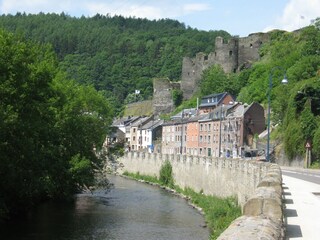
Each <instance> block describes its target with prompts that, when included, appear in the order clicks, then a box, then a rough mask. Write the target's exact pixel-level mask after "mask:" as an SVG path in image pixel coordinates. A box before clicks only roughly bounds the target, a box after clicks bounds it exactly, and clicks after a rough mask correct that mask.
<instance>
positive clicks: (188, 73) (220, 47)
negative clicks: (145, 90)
mask: <svg viewBox="0 0 320 240" xmlns="http://www.w3.org/2000/svg"><path fill="white" fill-rule="evenodd" d="M268 41H269V35H268V34H267V33H254V34H250V35H249V36H248V37H244V38H239V37H233V38H231V39H230V40H229V41H228V42H225V41H224V40H223V38H222V37H217V38H216V40H215V51H214V52H211V53H209V54H205V53H198V54H196V56H195V58H189V57H185V58H183V62H182V75H181V83H173V82H170V81H169V79H163V78H162V79H154V81H153V89H154V92H153V112H154V114H155V115H159V114H161V113H169V112H171V111H172V110H173V109H174V103H173V99H172V90H173V89H181V90H182V92H183V97H184V99H190V97H191V96H192V94H193V93H194V92H195V91H197V89H198V87H199V84H200V80H201V74H202V72H203V71H204V70H205V69H207V68H209V67H211V66H212V65H214V64H219V65H220V66H221V67H222V68H223V70H224V71H225V72H226V73H232V72H238V71H241V70H242V69H245V68H249V67H250V66H251V65H252V63H253V62H255V61H258V60H259V59H260V55H259V49H260V47H261V45H262V44H263V43H265V42H268Z"/></svg>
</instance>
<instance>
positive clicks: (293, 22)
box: [0, 0, 320, 37]
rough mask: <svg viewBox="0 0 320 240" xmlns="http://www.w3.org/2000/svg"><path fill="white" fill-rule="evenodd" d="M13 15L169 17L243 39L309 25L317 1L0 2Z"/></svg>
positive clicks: (319, 5) (318, 12)
mask: <svg viewBox="0 0 320 240" xmlns="http://www.w3.org/2000/svg"><path fill="white" fill-rule="evenodd" d="M17 12H21V13H23V12H25V13H27V14H28V13H33V14H36V13H39V12H43V13H61V12H64V13H66V14H68V15H70V16H75V17H81V16H85V17H91V16H94V15H95V14H97V13H99V14H102V15H107V14H109V15H110V16H114V15H122V16H125V17H129V16H131V17H137V18H147V19H150V20H154V19H162V18H170V19H175V20H178V21H179V22H182V23H184V24H185V25H186V26H190V27H192V28H197V29H198V30H205V31H209V30H225V31H227V32H229V33H230V34H231V35H238V36H241V37H245V36H248V35H249V34H250V33H255V32H267V31H270V30H272V29H281V30H286V31H293V30H296V29H299V28H301V27H304V26H307V25H310V22H311V20H313V19H315V18H317V17H320V0H0V14H1V15H2V14H13V15H15V14H16V13H17Z"/></svg>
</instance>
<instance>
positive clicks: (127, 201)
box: [0, 176, 209, 240]
mask: <svg viewBox="0 0 320 240" xmlns="http://www.w3.org/2000/svg"><path fill="white" fill-rule="evenodd" d="M108 178H109V180H110V181H111V182H112V183H114V188H112V189H111V190H110V191H108V192H105V191H100V192H95V193H94V194H93V195H92V194H79V195H76V196H75V200H74V202H72V203H52V202H48V203H45V204H42V205H40V206H38V207H37V208H36V209H35V210H34V211H33V212H31V213H30V214H29V215H28V216H27V217H26V218H24V219H19V220H16V221H15V222H11V223H9V224H6V226H2V227H1V228H0V230H1V233H0V238H1V239H10V240H11V239H12V240H18V239H19V240H82V239H83V240H91V239H92V240H93V239H95V240H102V239H105V240H107V239H108V240H109V239H110V240H111V239H117V240H126V239H130V240H135V239H136V240H138V239H139V240H144V239H150V240H153V239H157V240H159V239H170V240H175V239H184V240H188V239H190V240H191V239H192V240H194V239H197V240H198V239H199V240H201V239H209V230H208V229H207V228H203V227H202V226H203V225H204V218H203V216H202V215H200V213H198V212H197V211H196V210H195V209H193V208H192V207H190V206H189V205H188V204H187V203H186V201H185V200H184V199H181V198H179V197H176V196H173V195H171V194H170V193H168V192H166V191H165V190H163V189H160V188H158V187H156V186H151V185H147V184H143V183H140V182H136V181H133V180H128V179H125V178H122V177H119V176H108Z"/></svg>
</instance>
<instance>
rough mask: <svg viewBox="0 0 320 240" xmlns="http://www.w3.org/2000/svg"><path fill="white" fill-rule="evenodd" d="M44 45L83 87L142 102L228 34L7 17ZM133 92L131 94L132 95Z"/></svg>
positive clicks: (10, 25) (117, 20)
mask: <svg viewBox="0 0 320 240" xmlns="http://www.w3.org/2000/svg"><path fill="white" fill-rule="evenodd" d="M1 27H2V28H5V29H7V30H8V31H11V32H14V33H16V34H19V35H22V36H23V37H26V38H27V39H31V40H33V41H37V42H40V43H50V44H52V45H53V48H54V50H55V52H56V53H57V55H58V57H59V60H60V68H61V69H63V70H65V71H66V72H67V75H68V77H70V78H72V79H75V80H76V81H77V82H79V83H84V84H90V85H93V86H94V87H95V88H96V89H97V90H99V91H104V92H105V95H106V96H108V97H110V98H113V99H115V101H114V102H115V103H118V106H117V108H116V109H119V108H120V107H121V104H120V103H123V102H124V100H125V99H126V98H127V96H128V95H129V97H128V99H127V100H126V102H130V99H132V97H131V98H130V96H131V95H132V94H133V93H134V91H135V89H139V90H140V93H141V96H142V98H143V99H149V98H150V97H152V93H153V87H152V79H153V78H155V77H165V78H169V79H170V80H172V81H177V80H180V75H181V68H182V58H183V57H185V56H194V55H195V54H196V53H197V52H201V51H202V52H207V53H209V52H211V51H212V50H213V48H214V41H215V38H216V37H217V36H222V37H224V38H226V39H227V38H229V37H230V35H229V34H228V33H227V32H225V31H209V32H206V31H199V30H197V29H192V28H190V27H186V26H185V25H184V24H183V23H180V22H178V21H175V20H170V19H162V20H154V21H150V20H147V19H138V18H124V17H122V16H114V17H110V16H108V15H107V16H103V15H99V14H97V15H95V16H94V17H91V18H86V17H81V18H75V17H70V16H68V15H66V14H64V13H62V14H43V13H40V14H37V15H31V14H28V15H27V14H21V13H18V14H16V15H15V16H12V15H2V16H1V17H0V28H1ZM130 94H131V95H130Z"/></svg>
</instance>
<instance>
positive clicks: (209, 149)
mask: <svg viewBox="0 0 320 240" xmlns="http://www.w3.org/2000/svg"><path fill="white" fill-rule="evenodd" d="M208 157H211V148H208Z"/></svg>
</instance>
